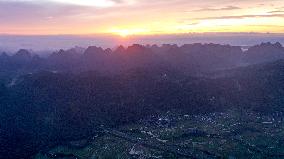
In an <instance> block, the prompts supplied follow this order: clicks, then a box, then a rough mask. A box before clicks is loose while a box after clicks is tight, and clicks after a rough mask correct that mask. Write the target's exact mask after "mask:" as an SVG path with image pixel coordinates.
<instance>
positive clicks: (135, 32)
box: [109, 29, 149, 37]
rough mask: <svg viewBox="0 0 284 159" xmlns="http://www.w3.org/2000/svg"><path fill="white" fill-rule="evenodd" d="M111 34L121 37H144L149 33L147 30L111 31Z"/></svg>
mask: <svg viewBox="0 0 284 159" xmlns="http://www.w3.org/2000/svg"><path fill="white" fill-rule="evenodd" d="M109 32H110V33H111V34H115V35H119V36H121V37H128V36H131V35H143V34H148V33H149V31H148V30H147V29H111V30H110V31H109Z"/></svg>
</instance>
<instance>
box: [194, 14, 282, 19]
mask: <svg viewBox="0 0 284 159" xmlns="http://www.w3.org/2000/svg"><path fill="white" fill-rule="evenodd" d="M271 17H279V18H284V14H252V15H232V16H215V17H203V18H196V20H212V19H244V18H271Z"/></svg>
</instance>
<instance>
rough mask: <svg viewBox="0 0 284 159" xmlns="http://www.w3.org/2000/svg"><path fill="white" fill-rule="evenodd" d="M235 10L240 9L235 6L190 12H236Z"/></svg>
mask: <svg viewBox="0 0 284 159" xmlns="http://www.w3.org/2000/svg"><path fill="white" fill-rule="evenodd" d="M237 9H242V8H240V7H237V6H226V7H221V8H209V7H206V8H201V9H197V10H193V11H191V12H204V11H205V12H206V11H228V10H237Z"/></svg>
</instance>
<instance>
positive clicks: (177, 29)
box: [0, 0, 284, 36]
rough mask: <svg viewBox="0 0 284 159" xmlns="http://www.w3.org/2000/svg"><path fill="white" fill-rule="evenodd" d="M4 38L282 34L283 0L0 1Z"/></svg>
mask: <svg viewBox="0 0 284 159" xmlns="http://www.w3.org/2000/svg"><path fill="white" fill-rule="evenodd" d="M0 24H1V25H0V33H2V34H32V35H35V34H41V35H50V34H105V33H110V34H116V35H121V36H127V35H136V34H138V35H141V34H142V35H145V34H146V35H148V34H150V35H153V34H176V33H200V32H201V33H203V32H263V33H266V32H270V33H284V0H238V1H236V0H206V1H205V0H0Z"/></svg>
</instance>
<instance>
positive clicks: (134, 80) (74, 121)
mask: <svg viewBox="0 0 284 159" xmlns="http://www.w3.org/2000/svg"><path fill="white" fill-rule="evenodd" d="M283 55H284V49H283V47H282V46H281V45H280V44H279V43H276V44H271V43H263V44H261V45H257V46H254V47H251V48H249V49H248V50H247V51H245V52H243V51H242V50H241V48H240V47H236V46H229V45H218V44H204V45H202V44H189V45H184V46H181V47H178V46H176V45H163V46H160V47H159V46H156V45H153V46H142V45H133V46H130V47H128V48H124V47H118V48H117V49H116V50H114V51H112V50H110V49H106V50H103V49H102V48H98V47H89V48H88V49H86V50H84V49H78V48H76V49H70V50H67V51H63V50H61V51H59V52H56V53H54V54H52V55H50V56H49V57H47V58H40V57H39V56H33V55H31V53H30V52H29V51H27V50H20V51H19V52H17V53H16V54H15V55H12V56H9V55H6V54H2V56H0V65H1V67H0V70H1V73H0V77H1V80H0V106H1V112H0V120H1V121H0V123H1V125H0V126H1V127H0V144H1V145H0V158H5V159H9V158H92V157H93V158H98V157H101V158H108V157H109V158H112V157H114V156H117V157H118V156H123V157H124V158H139V157H140V158H141V157H144V158H156V157H158V158H174V157H176V158H204V157H205V158H206V157H211V158H223V157H225V158H226V157H237V158H243V157H245V156H250V157H260V158H263V157H277V156H278V157H279V156H283V154H284V145H283V144H282V143H283V139H281V137H283V130H284V126H283V113H284V112H283V111H284V106H283V103H284V98H283V97H284V61H283V59H282V58H283ZM102 130H103V131H102ZM98 132H100V133H98ZM66 145H69V146H66ZM70 145H73V146H70ZM74 145H75V146H74Z"/></svg>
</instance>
